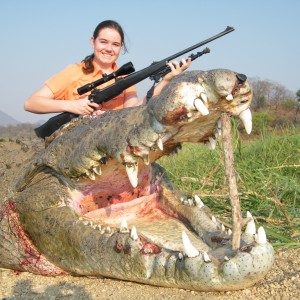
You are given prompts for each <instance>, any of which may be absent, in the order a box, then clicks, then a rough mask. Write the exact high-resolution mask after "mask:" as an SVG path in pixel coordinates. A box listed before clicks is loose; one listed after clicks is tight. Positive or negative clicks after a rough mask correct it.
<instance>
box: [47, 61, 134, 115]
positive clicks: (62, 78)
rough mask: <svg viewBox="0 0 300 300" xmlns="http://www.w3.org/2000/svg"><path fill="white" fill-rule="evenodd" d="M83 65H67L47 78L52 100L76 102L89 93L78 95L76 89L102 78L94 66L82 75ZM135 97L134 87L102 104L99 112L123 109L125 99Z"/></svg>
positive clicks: (97, 68) (110, 82) (98, 69)
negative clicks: (90, 71)
mask: <svg viewBox="0 0 300 300" xmlns="http://www.w3.org/2000/svg"><path fill="white" fill-rule="evenodd" d="M83 65H84V63H83V62H81V63H79V64H74V65H69V66H67V67H66V68H65V69H64V70H62V71H60V72H59V73H57V74H56V75H54V76H52V77H51V78H49V79H48V80H47V81H46V82H45V84H46V85H47V86H48V87H49V88H50V90H51V91H52V92H53V94H54V99H60V100H76V99H82V98H85V97H87V96H88V95H89V94H90V92H88V93H86V94H83V95H79V94H78V92H77V89H78V88H79V87H81V86H83V85H85V84H87V83H91V82H94V81H96V80H98V79H100V78H101V77H103V72H102V70H101V69H100V68H99V66H98V65H96V64H94V68H95V69H94V71H93V72H92V73H89V74H84V73H83V70H82V67H83ZM113 69H114V71H116V70H117V69H118V67H117V65H116V64H114V66H113ZM113 83H114V80H111V81H108V82H106V83H104V84H101V85H100V86H98V87H97V88H98V89H103V88H104V87H107V86H108V85H111V84H113ZM132 96H133V97H136V86H132V87H130V88H128V89H126V90H125V91H123V92H122V93H121V94H120V95H118V96H117V97H115V98H113V99H111V100H109V101H107V102H104V103H102V108H101V110H115V109H121V108H124V100H125V99H126V98H127V97H132Z"/></svg>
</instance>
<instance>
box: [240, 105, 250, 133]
mask: <svg viewBox="0 0 300 300" xmlns="http://www.w3.org/2000/svg"><path fill="white" fill-rule="evenodd" d="M239 117H240V119H241V120H242V122H243V124H244V127H245V130H246V132H247V133H248V134H250V133H251V131H252V114H251V111H250V109H249V108H248V109H246V110H244V111H242V112H241V113H240V115H239Z"/></svg>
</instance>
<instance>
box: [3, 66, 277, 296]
mask: <svg viewBox="0 0 300 300" xmlns="http://www.w3.org/2000/svg"><path fill="white" fill-rule="evenodd" d="M251 98H252V92H251V88H250V86H249V84H248V83H247V81H246V76H245V75H243V74H238V73H236V72H232V71H229V70H212V71H207V72H201V71H194V72H186V73H184V74H182V75H180V76H178V77H176V78H175V79H174V80H172V81H171V83H170V84H169V85H168V86H167V87H166V88H165V89H164V90H163V91H162V93H161V95H160V96H158V97H155V98H153V99H150V102H149V103H148V104H147V105H146V106H142V107H133V108H128V109H123V110H119V111H111V112H107V113H105V114H103V115H101V116H99V117H97V118H89V117H88V118H78V119H76V120H74V122H73V123H72V124H68V125H67V126H65V127H64V128H63V129H62V130H60V131H58V132H56V133H54V134H53V135H52V136H51V137H50V138H49V139H48V141H47V147H46V149H45V150H44V151H42V152H40V153H39V154H38V155H37V156H36V157H35V158H34V159H33V162H32V163H31V164H30V165H29V167H28V168H27V170H26V172H25V175H23V176H22V178H21V179H20V181H19V183H18V184H17V196H16V197H15V200H14V204H15V207H16V211H17V212H18V214H19V219H20V224H21V225H20V226H21V227H22V228H23V230H24V232H26V235H27V236H28V239H30V240H31V242H32V244H33V245H34V247H36V249H38V251H39V252H40V253H42V254H43V255H44V256H45V257H46V258H47V259H48V260H49V261H50V262H51V263H52V264H53V265H55V266H56V267H58V268H60V270H63V271H64V272H69V273H76V274H81V275H92V276H107V277H113V278H119V279H122V280H131V281H137V282H142V283H147V284H153V285H159V286H169V287H181V288H187V289H194V290H203V291H216V290H219V291H224V290H235V289H241V288H245V287H248V286H250V285H253V284H254V283H255V282H257V281H259V280H260V279H262V278H263V277H264V276H265V274H266V273H267V272H268V271H269V270H270V268H271V266H272V264H273V260H274V251H273V248H272V246H271V245H270V244H269V243H268V242H267V238H266V234H265V232H264V230H263V228H262V227H260V228H259V229H258V231H256V228H255V223H254V220H253V218H252V216H251V214H250V213H247V216H246V222H245V224H244V225H246V223H247V225H246V229H245V231H244V232H243V233H242V234H241V235H240V234H239V237H238V243H237V240H236V239H235V235H236V231H235V230H233V232H232V231H231V229H230V228H226V227H225V226H224V225H223V224H222V223H221V222H220V221H219V220H218V219H217V218H216V217H215V216H214V215H213V214H212V212H211V211H210V209H209V208H208V207H207V206H206V205H205V204H204V203H203V202H202V201H201V199H200V198H199V197H198V196H197V195H191V196H190V197H189V196H188V197H187V196H186V195H184V194H183V193H181V192H180V191H179V190H178V189H177V188H176V187H175V186H174V185H173V184H172V183H171V182H170V181H169V179H168V178H167V175H166V172H165V170H164V169H163V168H162V167H160V166H159V165H158V164H156V161H157V160H158V159H159V158H160V157H162V156H163V155H168V154H170V153H171V152H174V151H175V152H176V149H177V147H179V146H180V144H181V143H185V142H192V143H208V144H209V147H210V148H211V149H214V148H215V146H216V136H217V135H219V133H220V131H222V130H223V128H221V127H222V126H221V123H222V122H220V118H221V116H222V115H224V114H226V115H228V114H229V115H233V116H239V117H240V118H241V119H242V121H243V123H244V125H245V129H246V131H247V132H248V133H250V132H251V127H252V121H251V112H250V110H249V105H250V102H251ZM83 137H84V138H83ZM202 163H205V162H202ZM1 226H2V225H1ZM9 226H10V225H9ZM233 229H234V228H233ZM7 238H8V237H6V239H7ZM26 243H27V240H26ZM23 244H24V243H23ZM27 244H28V243H27ZM24 256H26V255H25V254H22V257H24ZM34 267H35V265H34V264H32V271H34V270H36V269H35V268H34ZM21 269H22V268H21ZM43 269H46V267H44V268H43ZM27 270H28V268H27ZM56 273H59V271H57V272H56ZM49 274H51V275H53V274H54V273H53V272H52V273H51V272H49Z"/></svg>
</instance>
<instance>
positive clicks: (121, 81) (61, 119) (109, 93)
mask: <svg viewBox="0 0 300 300" xmlns="http://www.w3.org/2000/svg"><path fill="white" fill-rule="evenodd" d="M232 31H234V28H233V27H229V26H227V28H226V29H225V30H224V31H222V32H220V33H219V34H216V35H214V36H212V37H210V38H208V39H206V40H204V41H202V42H200V43H198V44H195V45H194V46H191V47H189V48H187V49H185V50H182V51H180V52H178V53H176V54H173V55H171V56H169V57H167V58H165V59H163V60H161V61H159V62H155V63H153V64H151V65H150V66H149V67H146V68H144V69H142V70H140V71H138V72H134V73H132V74H130V75H128V76H126V77H124V78H118V79H117V80H116V82H115V83H114V84H112V85H110V86H108V87H106V88H104V89H102V90H98V89H94V90H93V91H92V93H91V94H90V95H89V100H91V101H94V102H96V103H98V104H101V103H103V102H106V101H109V100H111V99H113V98H114V97H116V96H118V95H119V94H121V93H122V92H123V91H124V90H126V89H127V88H129V87H131V86H133V85H135V84H137V83H139V82H140V81H142V80H144V79H146V78H148V77H150V76H151V75H153V74H157V73H160V72H162V71H164V69H165V68H167V67H168V66H167V63H168V62H170V61H171V60H173V59H174V58H177V57H179V56H181V55H183V54H186V53H187V52H190V51H192V50H194V49H196V48H199V47H201V46H203V45H205V44H207V43H209V42H211V41H213V40H216V39H218V38H220V37H222V36H223V35H225V34H228V33H230V32H232ZM75 117H78V115H75V114H72V113H67V112H65V113H61V114H59V115H56V116H54V117H52V118H50V119H49V120H48V121H47V122H46V123H45V124H43V125H42V126H40V127H38V128H35V133H36V135H37V136H38V137H41V138H45V137H47V136H50V135H51V134H52V133H53V132H55V131H56V130H57V129H59V128H60V127H61V126H62V125H64V124H66V123H68V122H70V121H71V120H72V119H73V118H75Z"/></svg>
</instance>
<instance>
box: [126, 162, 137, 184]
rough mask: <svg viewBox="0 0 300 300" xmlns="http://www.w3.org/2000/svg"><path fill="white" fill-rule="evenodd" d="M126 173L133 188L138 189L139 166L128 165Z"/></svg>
mask: <svg viewBox="0 0 300 300" xmlns="http://www.w3.org/2000/svg"><path fill="white" fill-rule="evenodd" d="M126 172H127V176H128V179H129V181H130V183H131V185H132V187H134V188H136V187H137V185H138V165H137V164H126Z"/></svg>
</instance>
